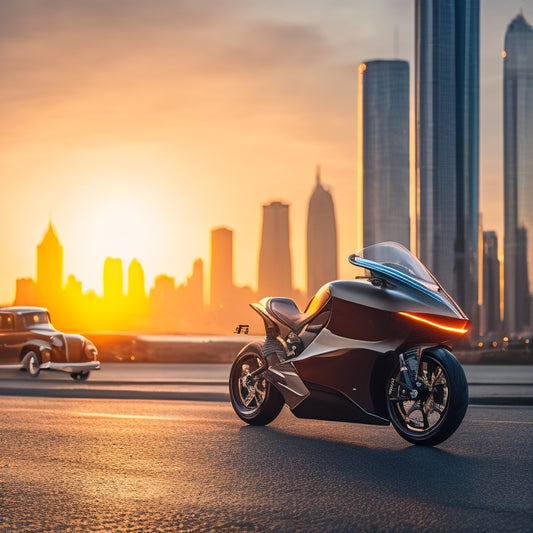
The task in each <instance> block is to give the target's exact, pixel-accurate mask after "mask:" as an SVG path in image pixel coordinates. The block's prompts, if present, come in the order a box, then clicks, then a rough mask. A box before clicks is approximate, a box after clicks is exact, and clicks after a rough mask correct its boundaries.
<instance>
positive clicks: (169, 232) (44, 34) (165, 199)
mask: <svg viewBox="0 0 533 533" xmlns="http://www.w3.org/2000/svg"><path fill="white" fill-rule="evenodd" d="M532 7H533V5H532V3H531V2H519V1H516V2H515V1H511V2H507V3H505V5H503V4H502V3H499V2H484V3H483V4H482V6H481V38H482V50H481V51H482V54H481V82H482V83H481V91H482V93H481V104H482V110H481V111H482V112H481V117H480V118H481V123H482V128H481V131H482V132H483V133H482V135H484V136H482V138H481V139H480V141H481V145H480V147H481V151H482V157H481V170H482V172H481V174H482V177H481V180H482V188H481V193H482V211H483V212H484V213H485V217H484V222H485V227H486V229H495V230H496V231H498V235H499V237H500V239H499V242H500V243H502V242H503V237H502V227H503V224H502V221H503V216H502V212H503V208H502V207H501V206H500V205H499V203H498V197H499V196H500V195H501V190H502V185H501V184H502V171H501V169H502V167H503V164H502V158H503V155H502V150H501V145H502V142H501V127H500V125H499V121H501V107H502V106H501V96H500V95H501V91H502V89H501V85H502V69H503V67H502V58H501V51H502V49H503V37H504V32H505V28H506V26H507V24H508V22H509V21H510V20H511V19H512V18H513V17H514V16H515V15H516V13H518V12H519V11H520V9H521V8H522V9H523V10H524V16H525V17H526V18H528V17H529V18H530V17H531V8H532ZM224 8H225V9H224V10H223V13H224V16H223V17H221V16H220V13H219V12H218V10H217V11H216V12H215V11H214V10H212V9H209V7H207V6H205V5H200V4H197V5H195V4H190V3H188V4H182V3H179V4H178V3H175V4H172V3H169V4H167V3H165V4H161V5H160V6H158V8H157V9H154V8H153V6H152V5H150V4H149V3H148V2H143V1H141V0H133V1H132V2H130V3H129V4H128V9H127V10H125V9H124V7H123V5H122V4H121V3H120V2H119V3H115V4H113V5H108V4H104V3H99V2H85V1H83V0H80V1H79V2H76V3H72V2H64V1H62V0H55V1H54V2H50V3H46V4H44V3H41V2H32V1H31V0H30V1H28V2H25V3H4V4H2V6H1V9H2V17H1V20H2V23H3V24H4V25H5V28H4V30H5V31H3V32H2V33H1V35H0V50H1V51H2V55H1V56H0V61H1V62H2V67H3V73H4V81H3V84H2V85H1V86H0V112H1V113H2V117H3V120H2V123H1V124H0V134H1V135H2V139H3V149H2V151H0V175H1V176H2V180H3V195H2V198H1V199H0V220H1V221H2V224H3V227H6V228H9V229H10V231H9V232H6V233H5V234H4V236H3V239H2V247H3V252H4V254H5V255H6V256H7V257H9V261H7V262H4V263H3V264H2V266H1V270H0V301H10V300H12V299H13V283H12V280H13V279H15V278H16V277H19V276H24V277H28V276H30V275H33V264H34V261H33V257H32V256H33V254H32V252H31V250H32V247H33V243H35V242H37V241H38V239H39V238H40V237H41V235H40V233H41V230H42V228H43V227H45V226H46V224H47V222H48V221H49V220H50V218H51V219H53V220H54V223H55V224H56V225H57V226H58V227H60V228H62V229H61V231H62V242H63V245H64V247H65V256H64V265H65V271H66V272H76V273H77V276H79V278H80V279H83V280H84V283H85V285H86V286H87V287H88V288H91V289H94V290H96V291H97V292H100V291H101V284H102V281H101V279H100V273H99V272H97V271H95V269H94V268H91V264H94V263H97V264H101V262H103V260H104V259H105V257H107V256H119V257H122V259H123V262H124V263H125V264H127V263H128V262H129V261H131V259H132V258H133V257H138V258H139V260H140V261H141V263H142V264H143V266H144V267H145V271H146V274H147V277H148V278H150V279H153V277H154V276H155V275H156V273H157V272H159V271H164V272H171V273H173V274H174V275H175V276H176V278H177V279H184V278H185V277H186V275H187V274H188V272H189V268H190V264H191V262H192V261H193V259H194V258H195V257H208V255H209V237H208V235H209V230H210V229H211V228H213V227H216V226H217V225H220V224H223V225H225V226H228V227H231V228H234V229H235V231H236V235H235V250H236V255H235V261H234V262H235V265H234V266H235V272H234V277H235V283H236V284H237V285H250V286H255V283H256V280H255V276H256V263H257V253H256V252H255V250H254V251H253V253H251V252H250V250H249V245H248V243H250V242H256V241H257V239H258V233H259V227H260V222H259V221H260V213H258V212H257V210H256V209H255V206H256V205H259V203H262V202H265V201H269V200H271V199H275V198H276V197H279V194H280V193H281V194H282V196H283V197H284V198H286V199H290V202H291V218H292V220H293V222H292V225H293V226H292V227H291V234H292V235H293V239H294V242H293V272H294V274H293V275H294V285H295V286H296V287H298V288H301V289H304V288H305V249H304V242H305V237H304V236H305V211H306V208H307V200H308V196H307V185H306V184H307V183H308V181H307V180H308V176H309V175H310V174H311V173H312V172H313V170H314V167H315V165H316V162H317V161H319V162H320V163H321V164H322V167H323V169H324V172H325V175H326V176H327V177H326V181H327V182H328V184H329V185H330V186H331V187H332V190H333V192H334V193H335V197H336V211H337V219H338V234H339V252H338V253H339V257H338V259H339V269H340V272H339V274H340V275H341V276H343V277H345V276H347V275H349V274H350V267H349V265H348V264H347V261H346V260H345V258H346V257H347V256H348V255H349V254H350V253H352V252H354V251H356V249H357V248H358V245H359V243H357V242H354V239H353V236H352V234H351V232H352V231H353V229H354V227H355V225H356V217H355V213H354V211H355V205H356V201H357V198H356V184H355V175H356V172H355V170H356V136H355V127H354V126H355V124H356V121H357V110H356V109H355V102H356V96H355V95H356V93H357V76H358V73H357V66H358V64H360V63H361V62H362V61H366V60H370V59H373V58H390V57H391V56H393V57H394V56H396V57H400V58H402V59H406V60H408V61H409V63H410V65H414V62H413V56H414V42H413V41H414V31H413V27H414V8H413V4H412V2H410V1H409V2H407V1H406V2H402V1H396V2H388V1H383V2H380V3H377V5H375V6H374V5H372V6H370V5H368V4H367V3H366V2H354V3H353V4H352V3H350V5H339V4H334V3H331V2H318V1H317V2H305V3H303V2H294V3H291V5H290V6H288V5H286V3H282V2H273V3H269V5H268V6H265V5H258V4H250V3H243V2H239V1H237V0H235V1H224ZM58 9H60V10H61V13H62V16H61V17H56V16H55V14H56V12H57V10H58ZM27 10H31V13H32V16H31V17H28V16H26V15H27V13H28V11H27ZM326 13H327V16H325V14H326ZM200 29H201V31H200ZM396 30H398V31H396ZM395 34H396V35H397V36H398V39H397V40H396V43H397V45H395V39H394V35H395ZM132 35H135V39H134V40H132V38H131V36H132ZM52 36H53V37H52ZM498 36H499V37H498ZM37 44H38V45H37ZM65 50H73V51H75V52H76V53H75V54H68V55H65V53H64V51H65ZM74 58H75V59H74ZM222 66H223V68H222ZM412 75H413V74H411V76H412ZM411 98H412V94H411ZM221 132H223V134H221ZM154 236H156V237H154Z"/></svg>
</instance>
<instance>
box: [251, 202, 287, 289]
mask: <svg viewBox="0 0 533 533" xmlns="http://www.w3.org/2000/svg"><path fill="white" fill-rule="evenodd" d="M257 285H258V293H259V298H264V297H266V296H288V297H290V296H291V295H292V261H291V249H290V234H289V205H288V204H284V203H282V202H271V203H270V204H266V205H263V227H262V231H261V248H260V250H259V273H258V283H257Z"/></svg>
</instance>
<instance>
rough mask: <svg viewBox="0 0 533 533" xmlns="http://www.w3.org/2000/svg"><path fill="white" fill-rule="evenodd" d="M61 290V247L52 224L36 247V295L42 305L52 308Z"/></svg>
mask: <svg viewBox="0 0 533 533" xmlns="http://www.w3.org/2000/svg"><path fill="white" fill-rule="evenodd" d="M62 290H63V246H61V243H60V242H59V239H58V237H57V233H56V230H55V228H54V227H53V226H52V222H50V223H49V225H48V230H47V231H46V234H45V235H44V237H43V240H42V241H41V242H40V243H39V244H38V245H37V294H38V298H39V301H40V302H41V304H42V305H46V306H49V307H50V306H51V307H54V305H53V304H54V303H55V302H56V300H57V299H58V297H60V295H61V292H62Z"/></svg>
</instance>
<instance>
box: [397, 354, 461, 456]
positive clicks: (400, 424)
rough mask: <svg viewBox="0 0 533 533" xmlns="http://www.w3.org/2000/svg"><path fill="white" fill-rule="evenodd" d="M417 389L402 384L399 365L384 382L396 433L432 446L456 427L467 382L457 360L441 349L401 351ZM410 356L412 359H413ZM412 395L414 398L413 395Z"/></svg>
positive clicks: (444, 438)
mask: <svg viewBox="0 0 533 533" xmlns="http://www.w3.org/2000/svg"><path fill="white" fill-rule="evenodd" d="M404 358H405V361H406V364H407V367H408V372H409V375H410V379H411V382H412V383H417V392H416V393H412V391H411V390H409V389H408V388H407V387H405V386H404V384H405V381H404V375H403V374H402V373H401V371H400V366H399V364H398V365H397V366H396V368H395V370H394V371H393V372H392V375H391V376H390V378H389V380H388V382H387V409H388V412H389V417H390V421H391V423H392V425H393V427H394V429H395V430H396V431H397V432H398V434H399V435H400V436H401V437H403V438H404V439H405V440H406V441H408V442H410V443H411V444H419V445H424V446H434V445H436V444H440V443H441V442H443V441H445V440H446V439H447V438H448V437H450V436H451V435H452V434H453V433H454V432H455V430H456V429H457V428H458V427H459V426H460V424H461V422H462V420H463V418H464V416H465V413H466V410H467V408H468V383H467V381H466V376H465V373H464V370H463V368H462V367H461V365H460V363H459V361H457V359H456V358H455V357H454V356H453V355H452V354H451V353H450V352H449V351H448V350H446V349H445V348H441V347H438V348H427V349H425V350H424V351H423V352H422V354H421V360H420V366H419V368H418V375H417V366H418V365H417V350H410V351H409V352H407V353H406V354H404ZM413 358H414V359H413ZM413 395H415V397H413Z"/></svg>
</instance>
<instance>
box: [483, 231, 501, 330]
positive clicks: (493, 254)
mask: <svg viewBox="0 0 533 533" xmlns="http://www.w3.org/2000/svg"><path fill="white" fill-rule="evenodd" d="M481 317H482V320H481V332H482V333H483V334H487V333H489V332H493V333H494V332H498V330H499V328H500V261H499V259H498V237H497V236H496V232H495V231H484V232H483V308H482V313H481Z"/></svg>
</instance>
